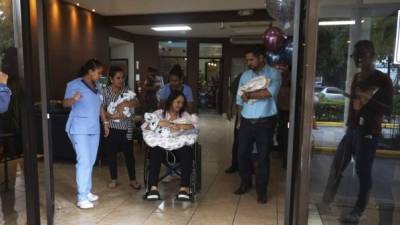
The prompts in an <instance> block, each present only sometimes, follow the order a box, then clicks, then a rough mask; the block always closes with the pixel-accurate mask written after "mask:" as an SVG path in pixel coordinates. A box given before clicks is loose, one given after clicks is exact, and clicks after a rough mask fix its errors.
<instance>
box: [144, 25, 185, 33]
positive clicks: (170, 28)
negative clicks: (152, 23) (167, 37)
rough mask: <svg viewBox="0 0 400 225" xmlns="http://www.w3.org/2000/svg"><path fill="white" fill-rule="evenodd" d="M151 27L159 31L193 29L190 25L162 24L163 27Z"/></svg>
mask: <svg viewBox="0 0 400 225" xmlns="http://www.w3.org/2000/svg"><path fill="white" fill-rule="evenodd" d="M151 29H152V30H154V31H159V32H168V31H188V30H192V28H191V27H189V26H162V27H152V28H151Z"/></svg>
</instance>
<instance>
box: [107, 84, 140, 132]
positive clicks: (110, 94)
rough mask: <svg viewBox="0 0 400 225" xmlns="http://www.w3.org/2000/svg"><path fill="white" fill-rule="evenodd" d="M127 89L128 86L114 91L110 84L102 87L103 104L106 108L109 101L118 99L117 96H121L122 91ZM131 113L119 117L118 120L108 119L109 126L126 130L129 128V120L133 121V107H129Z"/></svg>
mask: <svg viewBox="0 0 400 225" xmlns="http://www.w3.org/2000/svg"><path fill="white" fill-rule="evenodd" d="M128 90H129V88H128V87H123V88H122V89H121V91H119V92H114V90H113V88H112V87H111V86H108V87H107V88H106V89H104V92H103V106H104V107H105V109H106V110H107V107H108V106H109V105H110V103H111V102H116V101H117V100H118V97H119V96H121V95H122V94H123V93H125V92H127V91H128ZM131 113H132V116H131V117H129V118H126V117H124V118H123V119H120V120H119V122H116V121H114V120H110V121H109V122H110V128H112V129H117V130H128V128H129V126H130V125H129V123H131V122H130V121H132V122H133V114H134V109H133V108H131Z"/></svg>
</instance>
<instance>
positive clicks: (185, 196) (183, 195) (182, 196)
mask: <svg viewBox="0 0 400 225" xmlns="http://www.w3.org/2000/svg"><path fill="white" fill-rule="evenodd" d="M176 200H178V201H181V202H192V201H193V196H192V195H191V194H189V193H187V192H186V191H179V193H178V194H177V195H176Z"/></svg>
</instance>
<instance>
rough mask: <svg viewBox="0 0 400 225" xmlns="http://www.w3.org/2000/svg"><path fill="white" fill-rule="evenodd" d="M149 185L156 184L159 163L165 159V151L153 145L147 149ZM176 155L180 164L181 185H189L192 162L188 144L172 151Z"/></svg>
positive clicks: (191, 153)
mask: <svg viewBox="0 0 400 225" xmlns="http://www.w3.org/2000/svg"><path fill="white" fill-rule="evenodd" d="M149 151H150V152H149V168H150V169H149V185H148V186H149V187H150V188H151V187H152V186H157V185H158V179H159V175H160V167H161V163H162V162H163V161H164V160H166V157H167V155H166V151H167V150H165V149H163V148H160V147H155V148H151V149H150V150H149ZM172 153H173V154H175V156H176V157H177V159H178V161H179V163H180V164H181V166H182V167H181V168H182V169H181V171H182V177H181V187H189V186H190V175H191V173H192V164H193V151H192V148H191V147H189V146H185V147H182V148H180V149H177V150H174V151H172Z"/></svg>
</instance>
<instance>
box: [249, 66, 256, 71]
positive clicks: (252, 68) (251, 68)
mask: <svg viewBox="0 0 400 225" xmlns="http://www.w3.org/2000/svg"><path fill="white" fill-rule="evenodd" d="M247 68H249V70H253V71H256V70H257V68H255V67H253V66H247Z"/></svg>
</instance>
